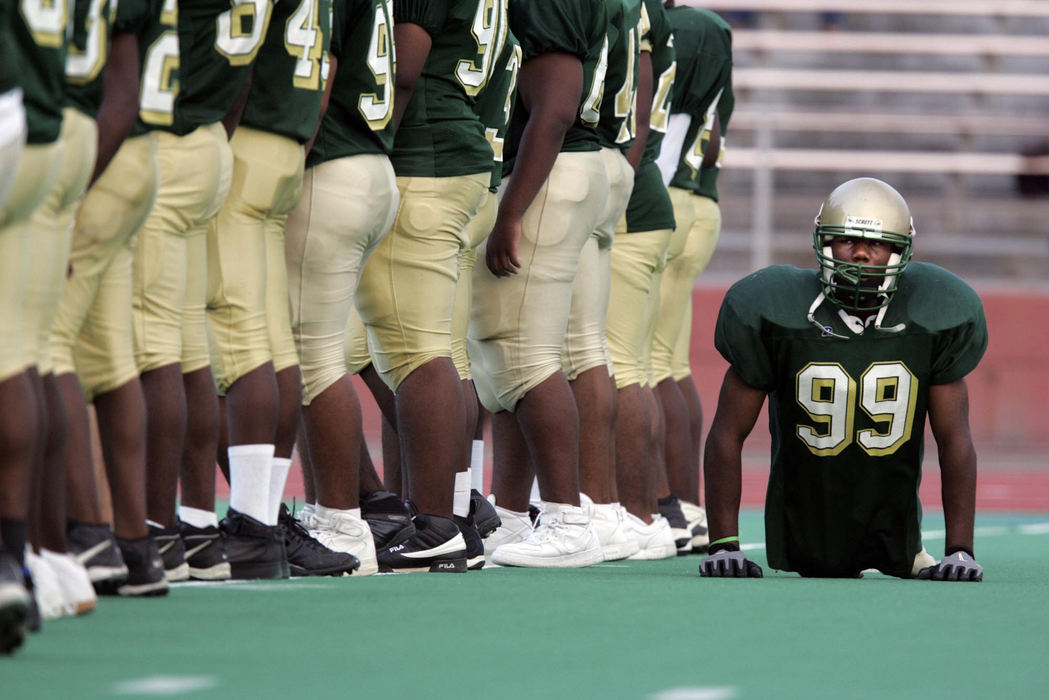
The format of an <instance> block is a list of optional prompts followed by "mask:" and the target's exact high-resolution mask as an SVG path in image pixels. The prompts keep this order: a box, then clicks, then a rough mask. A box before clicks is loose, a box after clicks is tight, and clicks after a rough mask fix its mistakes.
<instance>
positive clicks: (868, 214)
mask: <svg viewBox="0 0 1049 700" xmlns="http://www.w3.org/2000/svg"><path fill="white" fill-rule="evenodd" d="M839 236H854V237H856V238H866V239H874V240H880V241H885V242H886V243H889V244H891V245H892V253H891V255H890V257H889V261H888V263H887V264H885V265H857V264H855V263H849V262H844V261H841V260H835V259H834V256H833V255H832V254H831V246H830V244H831V241H832V240H833V239H834V238H836V237H839ZM913 245H914V220H913V219H912V218H911V211H910V208H909V207H908V206H907V202H906V201H905V200H904V199H903V196H902V195H900V193H899V192H897V191H896V190H895V189H893V188H892V187H891V186H890V185H888V184H887V183H885V182H882V181H881V180H878V179H875V178H873V177H860V178H856V179H855V180H849V181H848V182H845V183H842V184H841V185H838V186H837V187H836V188H834V191H833V192H831V193H830V195H829V196H828V197H827V199H826V200H825V201H824V202H823V205H822V206H821V207H820V211H819V214H817V215H816V228H815V230H814V231H813V234H812V247H813V249H814V250H815V251H816V260H817V261H818V262H819V266H820V278H821V280H822V281H823V294H824V295H825V296H826V298H828V299H830V300H831V301H832V302H833V303H834V304H836V305H837V306H840V307H842V308H844V309H848V310H851V311H859V310H865V311H869V310H871V309H880V308H882V307H885V306H886V305H888V303H889V302H890V301H891V300H892V295H893V292H895V291H896V288H897V286H898V285H899V278H900V274H902V273H903V270H904V268H906V267H907V263H908V262H910V259H911V251H912V248H913Z"/></svg>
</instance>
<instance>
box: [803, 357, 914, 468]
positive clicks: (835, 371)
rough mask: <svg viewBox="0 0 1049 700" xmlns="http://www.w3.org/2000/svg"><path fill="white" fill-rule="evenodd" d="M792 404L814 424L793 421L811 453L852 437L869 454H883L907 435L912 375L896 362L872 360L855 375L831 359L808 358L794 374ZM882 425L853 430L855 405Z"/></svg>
mask: <svg viewBox="0 0 1049 700" xmlns="http://www.w3.org/2000/svg"><path fill="white" fill-rule="evenodd" d="M796 389H797V393H796V398H797V402H798V405H799V406H801V407H802V408H803V409H805V412H806V413H807V414H808V415H809V418H811V419H812V421H813V423H815V426H812V425H799V426H797V435H798V437H799V438H800V439H801V441H802V442H804V443H805V445H806V446H807V447H808V448H809V450H810V451H811V452H812V453H813V454H816V455H821V456H832V455H836V454H838V453H840V452H841V451H842V450H844V449H845V448H846V447H848V446H849V445H850V444H851V443H852V441H853V439H855V440H856V443H857V444H858V445H859V446H860V448H861V449H862V450H863V451H864V452H866V453H867V454H869V455H874V456H880V455H889V454H892V453H893V452H895V451H896V450H898V449H899V448H900V446H901V445H903V444H904V443H905V442H907V441H908V440H910V439H911V429H912V428H913V423H914V409H915V404H916V403H917V400H918V378H917V377H915V376H914V375H913V374H912V373H911V371H910V370H909V369H907V367H906V365H904V364H903V363H902V362H875V363H872V364H871V365H870V366H868V367H867V369H866V370H864V372H863V374H862V375H860V381H859V383H858V384H857V382H856V380H854V379H853V378H852V377H850V376H849V374H848V373H847V372H846V371H845V369H844V368H843V367H842V366H841V365H839V364H836V363H821V362H812V363H809V364H807V365H805V367H803V368H802V369H801V371H799V372H798V374H797V378H796ZM857 406H859V407H860V408H861V409H863V411H864V413H866V414H867V415H868V416H870V418H871V419H872V420H873V421H874V422H876V423H879V424H882V425H883V426H884V428H883V432H878V431H876V430H874V429H870V428H867V429H864V430H859V431H856V433H855V435H853V428H854V423H855V417H856V407H857Z"/></svg>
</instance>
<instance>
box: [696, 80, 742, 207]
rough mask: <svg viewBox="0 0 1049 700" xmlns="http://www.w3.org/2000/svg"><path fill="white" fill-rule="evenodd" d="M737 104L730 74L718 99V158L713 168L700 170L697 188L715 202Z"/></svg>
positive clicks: (697, 192)
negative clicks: (733, 111) (729, 130)
mask: <svg viewBox="0 0 1049 700" xmlns="http://www.w3.org/2000/svg"><path fill="white" fill-rule="evenodd" d="M735 106H736V96H735V94H734V93H733V92H732V77H731V75H730V76H729V81H728V84H726V85H725V91H724V92H723V93H721V99H720V100H718V104H717V113H718V121H719V122H720V132H721V143H720V147H719V150H718V159H717V162H716V163H715V164H714V167H713V168H706V169H705V170H700V171H699V178H698V181H699V187H697V188H696V194H698V195H701V196H703V197H709V198H710V199H713V200H714V201H715V202H716V201H718V175H719V174H720V173H721V164H722V163H723V162H724V161H725V149H726V148H727V145H726V144H727V141H728V138H727V137H728V123H729V120H730V119H731V118H732V109H733V108H734V107H735ZM706 137H707V140H708V141H709V139H710V132H709V131H707V132H706ZM702 148H703V150H706V144H705V143H704V144H702Z"/></svg>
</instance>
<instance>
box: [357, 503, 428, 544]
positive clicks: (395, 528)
mask: <svg viewBox="0 0 1049 700" xmlns="http://www.w3.org/2000/svg"><path fill="white" fill-rule="evenodd" d="M361 517H362V518H364V521H365V522H366V523H368V527H370V528H371V531H372V538H373V539H374V540H375V551H376V552H381V551H382V550H384V549H389V548H390V547H396V546H397V545H399V544H403V543H405V542H407V541H408V540H409V539H410V538H411V537H412V535H414V534H415V526H414V525H413V524H412V514H411V511H409V510H408V507H407V506H406V505H404V502H403V501H401V498H400V496H398V495H397V494H395V493H391V492H389V491H370V492H368V493H363V494H361Z"/></svg>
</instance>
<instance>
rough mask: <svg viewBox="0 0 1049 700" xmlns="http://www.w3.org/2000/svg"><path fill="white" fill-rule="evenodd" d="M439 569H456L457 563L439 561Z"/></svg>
mask: <svg viewBox="0 0 1049 700" xmlns="http://www.w3.org/2000/svg"><path fill="white" fill-rule="evenodd" d="M437 568H438V569H455V563H454V562H450V561H439V562H437Z"/></svg>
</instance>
